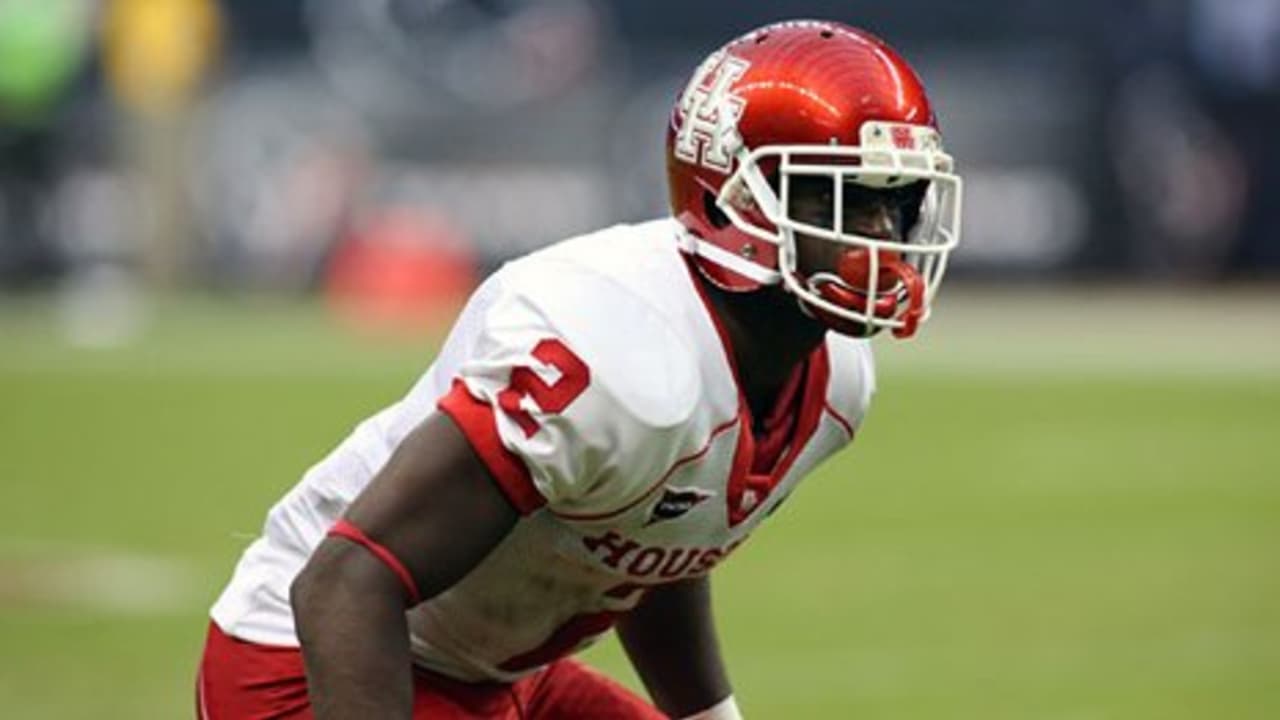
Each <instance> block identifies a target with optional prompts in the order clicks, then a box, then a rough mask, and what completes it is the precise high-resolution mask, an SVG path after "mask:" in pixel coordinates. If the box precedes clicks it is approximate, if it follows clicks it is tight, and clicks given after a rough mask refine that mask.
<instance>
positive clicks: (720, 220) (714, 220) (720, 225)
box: [702, 192, 730, 230]
mask: <svg viewBox="0 0 1280 720" xmlns="http://www.w3.org/2000/svg"><path fill="white" fill-rule="evenodd" d="M702 209H703V212H705V213H706V215H707V221H708V222H710V223H711V226H712V227H714V228H715V229H717V230H723V229H725V228H727V227H729V222H730V221H729V216H728V215H725V214H724V211H723V210H721V209H720V206H719V205H716V196H715V195H712V194H711V193H709V192H704V193H702Z"/></svg>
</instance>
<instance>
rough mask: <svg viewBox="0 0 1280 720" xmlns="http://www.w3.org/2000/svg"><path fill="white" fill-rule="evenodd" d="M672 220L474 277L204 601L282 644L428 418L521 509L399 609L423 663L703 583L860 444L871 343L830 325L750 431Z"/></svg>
mask: <svg viewBox="0 0 1280 720" xmlns="http://www.w3.org/2000/svg"><path fill="white" fill-rule="evenodd" d="M679 232H681V229H680V226H679V225H678V224H677V223H675V222H674V221H672V220H670V219H667V220H659V221H654V222H649V223H645V224H642V225H632V226H617V227H613V228H609V229H606V230H603V231H600V232H597V233H593V234H591V235H586V236H582V237H579V238H574V239H571V240H567V241H565V242H562V243H559V244H556V245H553V246H551V247H549V248H547V249H545V250H541V251H539V252H535V253H533V254H531V255H528V256H526V257H524V258H521V259H519V260H516V261H513V262H511V263H508V264H507V265H505V266H504V267H503V268H502V269H501V270H499V271H498V272H497V273H495V274H494V275H493V276H492V277H490V278H489V279H488V280H487V281H485V283H484V284H483V285H482V286H481V287H480V288H479V289H478V290H477V291H476V292H475V294H474V295H473V296H472V298H471V299H470V301H469V303H468V304H467V307H466V309H465V310H464V311H463V312H462V315H461V316H460V317H459V319H458V321H457V323H456V325H455V326H454V328H453V330H452V332H451V333H450V335H449V337H448V340H447V341H446V342H445V344H444V346H443V348H442V349H441V350H440V354H439V355H438V357H437V358H436V360H435V362H434V363H433V364H432V365H431V367H430V368H429V369H428V370H427V371H426V373H425V374H424V375H423V376H422V377H421V379H420V380H419V381H418V382H417V383H416V384H415V385H414V387H413V388H412V390H410V392H409V394H408V395H407V396H406V397H405V398H403V399H402V400H400V401H399V402H397V403H396V404H394V405H392V406H391V407H389V408H387V409H385V410H383V411H382V412H380V413H378V414H376V415H374V416H373V417H371V418H369V419H368V420H366V421H364V422H363V423H361V424H360V425H359V426H358V427H357V428H356V429H355V431H354V432H352V434H351V435H350V436H349V437H348V438H347V439H346V440H345V441H344V442H343V443H342V444H341V445H339V446H338V447H337V449H335V450H334V451H333V452H332V453H331V454H330V455H329V456H328V457H326V458H325V459H324V460H322V461H321V462H320V463H319V464H317V465H315V466H314V467H312V468H311V469H310V470H309V471H308V472H307V473H306V475H305V476H304V477H303V479H302V481H301V482H300V483H299V484H298V485H296V486H295V487H294V488H293V489H292V490H291V491H290V492H289V493H288V494H287V495H285V497H284V498H283V499H282V500H281V501H280V502H279V503H277V504H276V505H275V507H273V508H272V509H271V511H270V513H269V514H268V516H267V521H266V525H265V528H264V531H263V535H262V537H261V538H259V539H258V540H257V541H255V542H254V543H253V544H252V545H251V546H250V547H249V549H248V550H247V551H246V552H245V554H244V556H243V557H242V558H241V560H240V563H239V565H238V566H237V568H236V572H235V575H234V577H233V578H232V580H231V583H230V585H229V586H228V587H227V588H226V590H225V591H224V592H223V594H222V596H221V597H220V598H219V599H218V601H217V603H216V604H215V605H214V607H213V610H212V616H213V619H214V621H216V622H217V624H218V625H219V627H221V628H222V630H223V631H225V632H226V633H228V634H230V635H232V636H234V637H238V638H242V639H245V640H249V641H252V642H258V643H264V644H271V645H285V646H296V645H297V644H298V640H297V636H296V635H295V633H294V627H293V618H292V614H291V611H290V608H289V601H288V596H289V585H290V583H291V582H292V581H293V578H294V577H295V576H296V575H297V573H298V572H299V571H300V570H301V569H302V566H303V565H304V564H305V563H306V560H307V557H308V556H309V555H310V553H311V552H312V550H313V549H314V548H315V547H316V545H318V544H319V543H320V541H321V540H322V539H323V537H324V536H325V533H326V532H327V531H328V529H329V528H330V527H331V526H332V525H333V524H334V522H335V521H336V520H338V518H339V517H340V516H341V515H342V513H343V512H344V510H345V509H346V508H347V506H348V505H349V504H350V503H351V502H352V500H353V499H354V498H355V497H356V496H357V495H358V494H359V493H360V491H361V489H362V488H363V487H364V486H365V485H366V484H367V483H368V482H369V481H370V479H371V478H372V477H373V476H374V474H375V473H376V472H377V471H378V470H379V468H381V467H382V465H383V464H384V463H385V462H386V461H387V459H388V458H389V457H390V455H391V452H392V450H393V449H394V448H395V447H396V446H397V444H398V443H399V442H400V441H401V439H402V438H404V437H405V435H406V434H408V433H409V431H410V430H411V429H413V428H414V427H415V426H416V425H418V424H419V423H420V422H422V420H423V419H424V418H426V417H428V416H429V415H431V414H432V413H436V412H444V413H447V414H448V415H449V416H450V417H452V418H453V420H454V422H455V423H456V424H457V425H458V426H459V427H460V428H461V429H462V431H463V432H464V434H465V435H466V436H467V438H468V440H469V441H470V443H471V445H472V446H473V447H474V449H475V450H476V451H477V454H478V455H479V456H480V457H481V459H482V460H483V461H484V463H485V465H487V466H488V468H489V470H490V474H491V475H492V476H493V479H494V480H495V481H496V482H497V483H498V485H499V487H500V488H501V490H502V491H503V493H504V494H505V495H506V496H507V498H508V499H509V500H510V501H511V503H512V504H513V505H514V506H515V507H516V508H517V509H518V510H519V511H520V514H521V518H520V520H519V521H518V522H517V524H516V526H515V528H514V529H513V530H512V532H511V533H510V535H509V536H508V537H506V538H505V539H504V540H503V541H502V542H501V543H500V544H499V545H498V546H497V547H496V548H495V549H494V550H493V552H492V553H491V554H490V555H489V556H488V557H487V558H485V559H484V560H483V561H482V562H481V563H480V565H479V566H477V567H476V568H475V569H474V570H473V571H472V572H471V573H470V574H468V575H467V576H465V577H464V578H463V579H462V580H461V581H459V582H458V583H457V584H456V585H455V586H454V587H452V588H450V589H449V590H447V591H445V592H444V593H441V594H440V595H437V596H436V597H433V598H431V599H429V600H427V601H426V602H423V603H422V604H420V605H418V606H417V607H415V608H414V609H412V610H411V611H409V625H410V631H411V634H412V638H411V645H412V650H413V654H414V657H415V661H416V662H418V663H419V664H421V665H422V666H424V667H427V668H429V669H432V670H435V671H437V672H440V673H444V674H446V675H449V676H452V677H455V678H458V679H462V680H498V681H511V680H514V679H516V678H518V677H520V676H522V675H524V674H526V673H528V672H530V671H532V670H534V669H536V668H538V667H540V666H542V665H544V664H546V663H547V662H549V661H551V660H553V659H555V658H557V657H560V656H563V655H565V654H566V653H569V652H572V651H573V650H576V649H578V648H580V647H582V646H584V645H586V644H588V643H589V642H591V641H592V640H594V639H595V638H596V637H597V636H599V635H600V634H602V633H603V632H605V631H606V630H607V629H608V628H609V627H610V626H611V625H612V623H613V621H614V619H615V618H616V617H617V616H618V615H619V614H620V613H624V612H625V611H627V610H628V609H630V608H632V607H634V606H635V604H636V603H637V602H638V601H639V600H640V598H641V596H642V595H643V592H644V589H645V587H647V586H651V585H655V584H660V583H665V582H671V581H673V580H677V579H682V578H690V577H697V576H701V575H704V574H706V573H708V572H709V571H710V570H711V569H712V568H713V567H714V566H715V565H716V564H717V563H719V562H720V561H721V560H723V559H724V558H725V557H726V556H727V555H729V554H730V553H731V552H733V550H734V549H735V548H737V547H738V546H739V545H740V544H741V543H742V542H743V541H744V540H746V539H747V537H748V536H749V535H750V534H751V532H752V530H754V529H755V528H756V526H757V525H759V523H760V522H761V521H762V520H763V519H764V518H765V517H767V516H768V515H769V514H770V513H771V512H772V511H773V510H774V509H775V508H776V507H777V506H778V505H779V504H780V503H781V502H782V501H783V500H784V499H785V498H786V497H787V495H788V494H789V493H790V492H791V491H792V489H793V488H794V487H795V485H796V483H798V482H799V480H800V479H801V478H802V477H803V476H804V475H805V474H806V473H808V472H809V471H810V470H811V469H813V468H814V467H815V466H816V465H817V464H818V463H819V462H821V461H822V460H823V459H825V458H826V457H828V456H830V455H831V454H832V453H834V452H835V451H837V450H838V449H840V448H841V447H843V446H844V445H845V444H846V443H848V442H849V441H850V440H851V439H852V437H853V434H854V432H855V430H856V429H857V428H858V426H859V424H860V423H861V421H862V418H863V416H864V414H865V412H866V410H867V406H868V404H869V402H870V398H871V394H872V391H873V386H874V379H873V367H872V361H871V351H870V346H869V343H868V342H867V341H864V340H854V339H850V338H846V337H843V336H839V335H836V334H834V333H828V336H827V340H826V342H825V344H824V345H823V346H821V347H820V348H819V349H818V350H817V351H815V352H814V353H813V354H812V355H811V356H810V357H809V358H808V360H807V361H806V362H805V363H804V365H803V367H802V368H801V369H800V370H798V371H797V373H796V374H795V376H794V377H793V378H792V381H791V382H790V383H789V391H788V392H786V393H784V395H786V396H788V397H790V398H791V400H790V401H789V402H788V403H787V404H786V405H785V406H781V407H780V408H779V410H778V411H776V412H775V413H774V415H773V416H771V418H772V419H771V420H770V421H769V422H766V423H764V425H765V426H766V428H769V427H773V428H774V430H773V431H769V432H765V433H764V434H753V433H752V432H751V428H752V420H751V415H750V411H749V410H748V409H747V406H746V403H745V401H744V400H743V395H742V393H741V391H740V390H739V388H738V384H737V380H736V376H735V372H736V371H735V369H734V367H733V361H732V359H731V354H730V352H729V348H728V346H727V345H726V341H725V335H724V333H723V331H722V329H721V328H720V327H719V325H718V324H717V323H718V321H717V320H716V318H715V317H714V316H713V315H712V313H711V310H710V307H709V306H708V305H707V304H706V301H705V298H704V297H703V296H702V289H701V287H700V286H699V285H698V284H697V283H696V281H695V279H694V277H693V275H692V272H694V271H693V270H691V267H690V265H689V264H688V263H687V262H686V261H685V259H684V257H683V256H682V255H681V253H680V251H679V250H678V249H677V243H676V235H677V233H679ZM775 416H776V417H775ZM775 420H776V421H777V422H776V423H775V422H774V421H775ZM756 425H757V426H759V425H760V423H756Z"/></svg>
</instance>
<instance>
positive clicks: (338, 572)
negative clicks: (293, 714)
mask: <svg viewBox="0 0 1280 720" xmlns="http://www.w3.org/2000/svg"><path fill="white" fill-rule="evenodd" d="M317 555H318V556H320V555H322V553H317ZM317 560H319V562H317ZM358 574H359V570H358V569H357V570H356V572H355V573H353V572H351V569H350V568H340V567H336V566H335V564H334V563H331V562H329V563H326V562H325V558H324V557H317V558H313V560H312V563H310V564H309V565H308V567H307V568H306V569H304V571H303V572H302V574H300V575H299V576H298V578H297V580H295V581H294V584H293V586H292V589H291V593H290V601H291V603H292V605H293V612H294V623H295V626H296V629H297V632H298V638H299V640H300V641H301V642H302V654H303V659H304V660H305V662H306V671H307V692H308V695H309V697H310V700H311V705H312V710H313V712H314V715H315V717H316V720H354V719H356V718H390V719H393V720H395V719H401V718H402V719H403V720H409V718H410V716H411V714H412V706H413V677H412V664H411V660H410V656H409V633H408V628H407V626H406V622H405V615H404V610H405V609H404V601H403V598H402V597H401V596H400V595H399V593H398V592H397V588H396V587H395V586H394V585H391V586H386V587H380V586H379V584H378V583H376V582H375V583H370V582H368V580H367V579H362V578H359V577H353V575H358Z"/></svg>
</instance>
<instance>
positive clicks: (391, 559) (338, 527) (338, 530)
mask: <svg viewBox="0 0 1280 720" xmlns="http://www.w3.org/2000/svg"><path fill="white" fill-rule="evenodd" d="M328 534H329V535H332V536H334V537H340V538H346V539H347V540H350V541H351V542H353V543H355V544H357V545H360V546H361V547H363V548H364V549H365V550H368V551H369V552H371V553H373V556H374V557H376V558H378V560H380V561H382V564H383V565H386V566H387V567H388V568H390V569H391V572H393V573H395V574H396V577H397V578H400V584H401V585H403V586H404V589H405V591H406V592H408V593H409V602H410V604H412V605H417V604H418V603H420V602H422V593H421V592H419V591H418V583H417V582H416V581H415V580H414V579H413V574H412V573H410V572H409V568H407V567H405V566H404V563H402V562H400V558H398V557H396V555H395V553H393V552H391V551H390V550H389V549H387V547H386V546H385V545H382V544H381V543H379V542H377V541H376V540H374V539H373V538H371V537H369V536H368V535H365V534H364V531H363V530H361V529H360V528H358V527H356V526H355V525H352V524H351V523H349V522H347V521H346V520H345V519H341V518H340V519H339V520H338V522H336V523H334V524H333V527H331V528H329V533H328Z"/></svg>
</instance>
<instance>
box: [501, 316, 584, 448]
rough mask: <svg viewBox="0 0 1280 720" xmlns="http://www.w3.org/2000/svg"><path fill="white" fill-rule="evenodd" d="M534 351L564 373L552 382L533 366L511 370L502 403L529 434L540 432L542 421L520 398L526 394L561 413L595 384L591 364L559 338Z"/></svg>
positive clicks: (540, 405)
mask: <svg viewBox="0 0 1280 720" xmlns="http://www.w3.org/2000/svg"><path fill="white" fill-rule="evenodd" d="M532 355H533V356H534V357H535V358H537V359H538V360H540V361H541V362H543V363H545V364H547V365H550V366H551V367H553V368H555V369H556V370H559V371H560V377H558V378H556V381H555V382H553V383H548V382H547V381H545V380H543V379H542V377H541V376H539V375H538V373H536V372H534V371H533V370H532V369H530V368H527V367H518V368H515V369H514V370H512V371H511V383H510V384H509V385H507V389H506V390H503V391H502V392H500V393H498V407H499V408H501V409H502V412H504V413H506V414H507V416H508V417H510V418H511V419H512V420H515V421H516V424H517V425H519V426H520V429H522V430H524V434H525V437H533V435H534V433H536V432H538V421H536V420H534V419H533V416H532V415H530V414H529V413H528V412H526V411H525V409H524V408H522V407H520V401H521V400H522V399H523V398H524V397H525V396H526V395H527V396H528V397H530V398H532V399H533V401H534V402H535V403H537V404H538V408H539V409H541V410H542V412H546V413H558V412H563V411H564V409H565V408H567V407H569V403H571V402H573V401H574V400H575V399H576V398H577V397H578V396H579V395H581V394H582V391H583V390H586V389H587V386H588V385H590V384H591V371H590V370H588V369H587V364H586V363H584V362H582V359H581V358H579V357H578V356H577V355H574V354H573V351H572V350H570V349H569V348H568V346H566V345H565V344H564V343H562V342H560V341H559V340H556V339H555V338H548V339H546V340H543V341H541V342H539V343H538V344H537V345H536V346H534V348H533V353H532Z"/></svg>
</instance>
